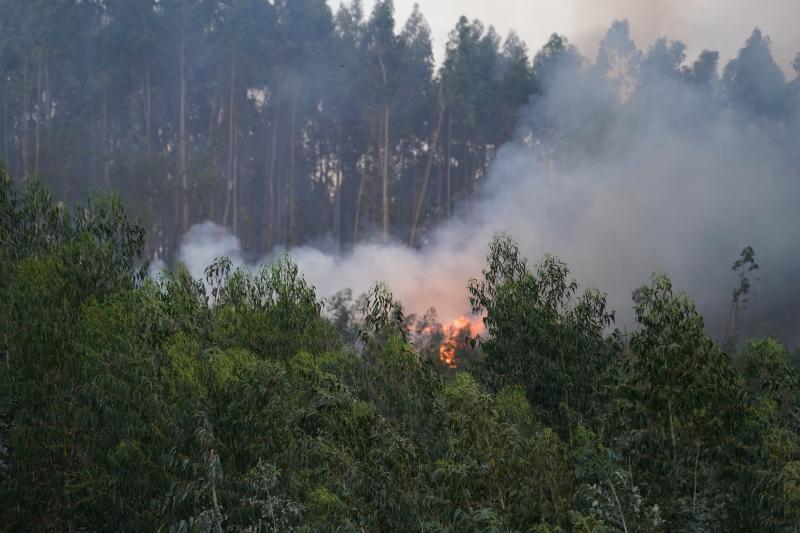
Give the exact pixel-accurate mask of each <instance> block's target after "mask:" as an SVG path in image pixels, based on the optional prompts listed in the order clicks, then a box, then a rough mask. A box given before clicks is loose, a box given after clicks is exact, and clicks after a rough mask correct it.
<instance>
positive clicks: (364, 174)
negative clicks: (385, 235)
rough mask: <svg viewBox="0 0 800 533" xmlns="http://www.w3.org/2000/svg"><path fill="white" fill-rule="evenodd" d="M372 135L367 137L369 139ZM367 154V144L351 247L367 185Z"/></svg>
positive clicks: (368, 148) (368, 147)
mask: <svg viewBox="0 0 800 533" xmlns="http://www.w3.org/2000/svg"><path fill="white" fill-rule="evenodd" d="M371 136H372V134H370V135H369V137H371ZM369 152H370V146H369V144H367V149H366V151H365V152H364V164H363V166H362V167H361V183H360V184H359V185H358V196H356V217H355V223H354V225H353V245H356V244H358V227H359V224H360V222H361V202H362V199H363V198H364V188H365V187H366V184H367V168H368V166H369Z"/></svg>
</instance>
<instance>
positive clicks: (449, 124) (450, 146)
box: [445, 113, 453, 220]
mask: <svg viewBox="0 0 800 533" xmlns="http://www.w3.org/2000/svg"><path fill="white" fill-rule="evenodd" d="M452 158H453V115H452V113H448V114H447V180H446V181H447V194H446V195H445V204H446V205H447V208H446V210H445V211H446V213H447V220H450V204H451V198H452V197H453V194H452V189H451V171H450V169H451V167H452Z"/></svg>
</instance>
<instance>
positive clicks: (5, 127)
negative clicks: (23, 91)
mask: <svg viewBox="0 0 800 533" xmlns="http://www.w3.org/2000/svg"><path fill="white" fill-rule="evenodd" d="M3 161H4V162H5V164H6V165H7V164H8V163H9V162H8V85H7V84H6V85H5V86H4V87H3Z"/></svg>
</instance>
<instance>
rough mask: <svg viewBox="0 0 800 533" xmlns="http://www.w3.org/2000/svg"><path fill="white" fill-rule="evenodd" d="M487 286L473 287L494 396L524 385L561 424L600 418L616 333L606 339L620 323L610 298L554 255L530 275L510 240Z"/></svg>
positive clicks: (495, 245)
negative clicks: (583, 284) (581, 288)
mask: <svg viewBox="0 0 800 533" xmlns="http://www.w3.org/2000/svg"><path fill="white" fill-rule="evenodd" d="M483 277H484V279H483V280H481V281H478V280H472V281H471V282H470V284H469V292H470V301H471V302H472V307H473V311H474V312H475V313H478V314H482V313H485V315H486V316H485V319H484V322H485V324H486V329H487V331H488V334H489V335H488V338H487V339H485V340H484V341H483V342H482V349H483V351H484V353H485V354H486V357H485V359H484V360H483V361H482V363H481V365H480V367H479V370H478V373H479V376H480V377H481V379H482V380H483V382H484V383H485V384H486V385H487V386H489V387H490V388H491V389H492V390H495V391H497V390H500V389H501V388H502V387H504V386H506V385H521V386H523V387H524V389H525V391H526V394H527V395H528V398H529V399H530V401H531V402H532V404H533V405H534V406H535V407H536V408H537V409H542V410H543V412H544V414H545V416H547V419H548V420H549V421H551V422H555V421H556V420H557V419H559V418H562V417H563V416H564V414H567V415H569V416H571V415H570V413H575V414H577V415H579V416H589V415H595V414H596V413H597V412H598V410H599V408H600V405H601V403H602V397H603V395H604V394H605V393H606V390H605V389H606V386H607V383H606V380H607V377H608V374H609V371H610V365H611V362H612V359H613V356H614V351H615V349H616V347H617V345H618V339H617V334H616V333H614V334H612V336H611V337H608V338H606V337H605V330H606V328H608V327H609V326H610V325H611V324H612V323H613V320H614V314H613V312H611V311H609V310H608V309H607V308H606V301H605V295H603V294H602V293H599V292H597V291H594V290H587V291H586V292H584V293H583V294H582V295H581V296H579V297H575V295H576V293H577V290H578V284H577V283H576V282H575V281H574V280H572V279H570V278H569V270H568V269H567V266H566V265H565V264H564V263H562V262H561V261H559V260H558V259H557V258H555V257H552V256H547V257H545V258H544V259H543V260H542V261H541V262H540V263H539V264H537V265H536V266H535V268H534V269H533V271H531V269H529V267H528V266H527V264H526V262H525V260H524V259H521V258H520V256H519V250H518V248H517V245H516V243H514V242H513V241H512V240H511V239H510V238H509V237H507V236H503V235H500V236H498V237H496V238H495V239H494V240H493V241H492V243H491V247H490V253H489V266H488V268H487V269H486V270H484V271H483Z"/></svg>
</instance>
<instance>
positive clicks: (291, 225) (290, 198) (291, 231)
mask: <svg viewBox="0 0 800 533" xmlns="http://www.w3.org/2000/svg"><path fill="white" fill-rule="evenodd" d="M296 118H297V97H296V96H294V97H292V119H291V121H290V129H289V183H288V189H289V191H288V194H287V202H288V204H289V205H288V220H287V223H286V249H287V250H288V249H290V248H291V247H292V245H293V244H294V239H295V220H294V207H295V206H294V156H295V123H296Z"/></svg>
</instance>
